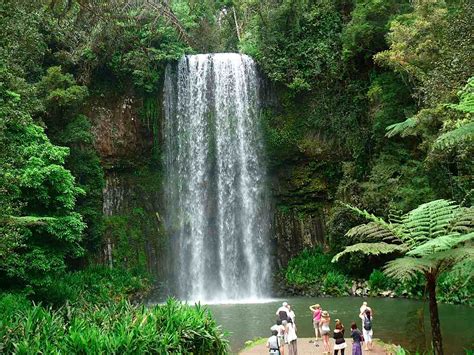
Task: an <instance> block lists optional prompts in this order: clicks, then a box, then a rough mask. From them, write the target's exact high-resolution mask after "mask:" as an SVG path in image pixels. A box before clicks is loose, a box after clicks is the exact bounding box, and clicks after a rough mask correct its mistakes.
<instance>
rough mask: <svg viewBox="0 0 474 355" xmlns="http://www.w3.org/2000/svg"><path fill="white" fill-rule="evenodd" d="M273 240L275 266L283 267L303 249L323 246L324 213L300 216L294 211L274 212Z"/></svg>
mask: <svg viewBox="0 0 474 355" xmlns="http://www.w3.org/2000/svg"><path fill="white" fill-rule="evenodd" d="M273 225H274V239H275V245H276V256H277V265H278V267H279V268H282V267H285V266H286V265H287V264H288V260H289V259H290V258H292V257H294V256H295V255H297V254H298V253H299V252H301V251H302V250H303V249H305V248H312V247H315V246H317V245H321V246H323V245H324V244H325V233H324V212H323V211H322V210H321V211H319V212H318V211H316V212H314V213H306V214H301V213H298V212H297V211H296V210H294V209H293V210H289V211H279V210H277V211H275V214H274V224H273Z"/></svg>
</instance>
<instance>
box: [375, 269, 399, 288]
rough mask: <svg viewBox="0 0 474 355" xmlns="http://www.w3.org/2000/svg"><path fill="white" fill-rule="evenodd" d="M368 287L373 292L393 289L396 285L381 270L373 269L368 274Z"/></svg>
mask: <svg viewBox="0 0 474 355" xmlns="http://www.w3.org/2000/svg"><path fill="white" fill-rule="evenodd" d="M369 287H370V290H371V291H374V292H378V291H385V290H393V289H394V288H395V287H396V283H395V281H393V280H392V279H391V278H390V277H388V276H386V275H385V274H384V273H383V272H382V271H380V270H378V269H374V271H372V273H371V274H370V276H369Z"/></svg>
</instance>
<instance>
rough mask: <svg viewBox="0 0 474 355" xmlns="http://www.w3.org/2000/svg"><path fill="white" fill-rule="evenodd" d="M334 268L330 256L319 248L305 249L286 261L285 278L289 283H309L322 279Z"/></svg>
mask: <svg viewBox="0 0 474 355" xmlns="http://www.w3.org/2000/svg"><path fill="white" fill-rule="evenodd" d="M334 268H335V266H334V265H333V264H332V263H331V256H330V255H327V254H324V252H323V251H322V249H321V248H315V249H305V250H303V251H302V252H301V253H300V254H299V255H298V256H296V257H294V258H292V259H291V260H290V261H289V262H288V266H287V268H286V270H285V278H286V280H287V282H288V283H290V284H295V285H309V284H313V283H315V282H318V281H320V280H322V279H323V277H324V276H325V275H326V274H327V273H328V272H329V271H332V270H334Z"/></svg>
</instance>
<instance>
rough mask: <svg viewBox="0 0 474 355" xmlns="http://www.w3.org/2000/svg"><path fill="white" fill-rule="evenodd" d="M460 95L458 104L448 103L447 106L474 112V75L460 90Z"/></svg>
mask: <svg viewBox="0 0 474 355" xmlns="http://www.w3.org/2000/svg"><path fill="white" fill-rule="evenodd" d="M458 97H459V103H458V104H447V105H445V106H446V107H449V108H451V109H453V110H456V111H461V112H466V113H474V77H471V78H469V80H468V81H467V84H466V86H465V87H464V88H463V89H462V90H461V91H459V92H458Z"/></svg>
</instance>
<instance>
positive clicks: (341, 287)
mask: <svg viewBox="0 0 474 355" xmlns="http://www.w3.org/2000/svg"><path fill="white" fill-rule="evenodd" d="M322 286H323V293H324V294H327V295H332V296H343V295H346V294H347V288H348V281H347V277H346V276H345V275H344V274H341V273H340V272H338V271H330V272H328V273H327V274H326V277H325V278H324V281H323V285H322Z"/></svg>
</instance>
